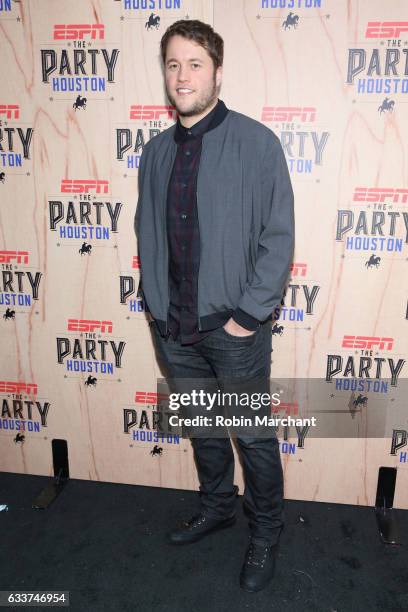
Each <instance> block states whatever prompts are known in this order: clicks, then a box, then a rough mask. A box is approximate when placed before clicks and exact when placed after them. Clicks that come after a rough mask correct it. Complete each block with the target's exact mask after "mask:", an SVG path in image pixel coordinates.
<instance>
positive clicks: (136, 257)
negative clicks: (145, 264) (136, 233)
mask: <svg viewBox="0 0 408 612" xmlns="http://www.w3.org/2000/svg"><path fill="white" fill-rule="evenodd" d="M132 268H140V257H139V255H133V258H132Z"/></svg>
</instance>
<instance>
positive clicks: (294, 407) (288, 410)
mask: <svg viewBox="0 0 408 612" xmlns="http://www.w3.org/2000/svg"><path fill="white" fill-rule="evenodd" d="M278 412H284V413H285V415H286V416H290V415H291V414H293V415H295V414H299V404H298V403H297V402H295V403H294V404H290V403H288V402H281V403H280V404H279V406H274V405H273V404H272V414H277V413H278Z"/></svg>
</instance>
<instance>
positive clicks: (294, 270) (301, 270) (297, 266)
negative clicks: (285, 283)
mask: <svg viewBox="0 0 408 612" xmlns="http://www.w3.org/2000/svg"><path fill="white" fill-rule="evenodd" d="M290 272H291V275H292V276H306V272H307V264H305V263H300V262H294V263H293V264H292V265H291V266H290Z"/></svg>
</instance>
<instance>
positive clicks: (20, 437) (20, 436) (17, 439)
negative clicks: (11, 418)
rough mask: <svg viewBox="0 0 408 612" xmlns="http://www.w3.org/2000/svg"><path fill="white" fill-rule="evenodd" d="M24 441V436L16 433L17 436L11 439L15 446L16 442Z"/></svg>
mask: <svg viewBox="0 0 408 612" xmlns="http://www.w3.org/2000/svg"><path fill="white" fill-rule="evenodd" d="M24 440H25V436H24V435H23V434H21V433H18V434H17V435H16V437H15V438H14V439H13V442H14V443H15V444H17V443H18V442H21V443H23V442H24Z"/></svg>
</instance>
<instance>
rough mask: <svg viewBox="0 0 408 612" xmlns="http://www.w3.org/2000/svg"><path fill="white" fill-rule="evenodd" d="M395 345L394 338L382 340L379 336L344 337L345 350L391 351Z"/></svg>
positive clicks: (343, 345)
mask: <svg viewBox="0 0 408 612" xmlns="http://www.w3.org/2000/svg"><path fill="white" fill-rule="evenodd" d="M393 344H394V338H380V337H379V336H343V342H342V345H341V346H342V347H343V348H356V349H368V350H370V349H373V348H375V347H378V348H379V349H381V350H386V351H390V350H391V349H392V347H393Z"/></svg>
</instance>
